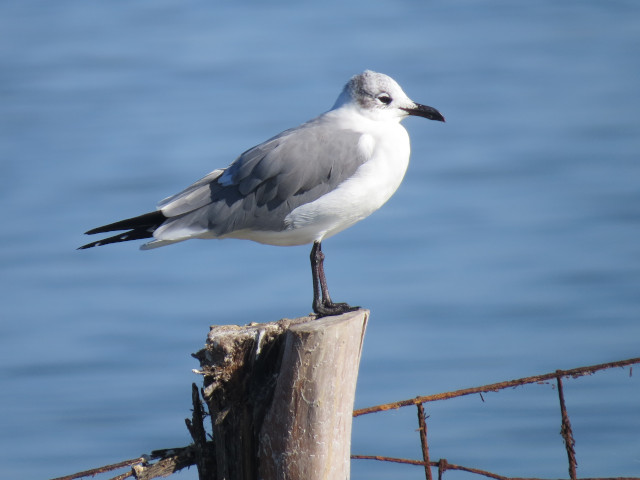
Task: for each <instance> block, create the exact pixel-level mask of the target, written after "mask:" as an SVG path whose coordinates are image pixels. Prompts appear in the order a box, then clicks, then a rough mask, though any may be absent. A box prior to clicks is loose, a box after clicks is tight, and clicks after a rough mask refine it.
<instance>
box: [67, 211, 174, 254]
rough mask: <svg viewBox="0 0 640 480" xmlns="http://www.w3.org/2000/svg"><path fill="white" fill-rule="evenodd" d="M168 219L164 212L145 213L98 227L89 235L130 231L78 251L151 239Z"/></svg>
mask: <svg viewBox="0 0 640 480" xmlns="http://www.w3.org/2000/svg"><path fill="white" fill-rule="evenodd" d="M166 219H167V217H165V216H164V215H163V214H162V212H160V211H155V212H149V213H145V214H144V215H139V216H137V217H133V218H127V219H125V220H120V221H119V222H115V223H110V224H109V225H104V226H102V227H97V228H94V229H91V230H89V231H88V232H86V234H87V235H93V234H96V233H105V232H113V231H118V230H128V231H127V232H124V233H120V234H118V235H114V236H113V237H108V238H104V239H102V240H98V241H96V242H91V243H87V244H86V245H83V246H81V247H78V250H84V249H85V248H91V247H98V246H100V245H108V244H110V243H118V242H127V241H129V240H140V239H142V238H151V237H152V236H153V231H154V230H155V229H156V228H158V227H159V226H160V225H162V223H163V222H164V221H165V220H166Z"/></svg>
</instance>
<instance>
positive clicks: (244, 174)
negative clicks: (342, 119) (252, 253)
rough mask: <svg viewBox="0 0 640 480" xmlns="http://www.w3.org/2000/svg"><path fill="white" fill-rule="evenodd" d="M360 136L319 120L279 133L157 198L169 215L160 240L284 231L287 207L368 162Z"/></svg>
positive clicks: (322, 191) (323, 190)
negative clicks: (225, 165) (189, 235)
mask: <svg viewBox="0 0 640 480" xmlns="http://www.w3.org/2000/svg"><path fill="white" fill-rule="evenodd" d="M320 118H321V117H320ZM293 133H295V135H292V134H293ZM360 136H361V133H359V132H356V131H352V130H343V129H336V128H335V127H334V128H332V127H331V126H327V125H326V124H325V123H323V122H321V121H319V119H316V120H312V121H310V122H307V123H305V124H303V125H301V126H300V127H297V128H295V129H291V130H287V131H285V132H282V133H281V134H279V135H277V136H276V137H273V138H271V139H269V140H267V141H266V142H264V143H262V144H260V145H258V146H256V147H253V148H251V149H249V150H247V151H246V152H244V153H243V154H242V155H240V157H238V158H237V159H236V160H235V161H234V162H233V163H232V164H231V165H230V166H229V167H228V168H227V169H225V170H215V171H214V172H212V173H210V174H209V175H207V176H206V177H204V178H203V179H201V180H200V181H198V182H196V183H195V184H193V185H191V186H190V187H188V188H187V189H185V190H184V191H183V192H181V193H179V194H177V195H174V196H173V197H170V198H168V199H166V200H164V201H163V202H161V203H160V205H159V208H160V209H161V210H162V213H163V214H165V215H166V216H168V217H172V218H169V219H168V220H167V221H166V222H165V224H164V225H163V226H162V227H161V229H160V231H159V232H157V233H159V234H160V233H161V235H159V238H171V237H172V236H173V235H174V234H179V235H180V234H182V233H184V232H185V231H189V232H190V233H192V234H198V233H204V232H207V231H211V232H213V233H214V234H215V235H216V236H221V235H226V234H229V233H231V232H233V231H235V230H242V229H251V230H267V231H281V230H283V229H284V228H285V225H284V219H285V217H286V216H287V215H288V214H289V213H290V212H291V211H292V210H294V209H295V208H296V207H298V206H300V205H303V204H305V203H309V202H313V201H314V200H316V199H318V198H319V197H321V196H322V195H324V194H325V193H327V192H330V191H331V190H333V189H335V188H336V187H337V186H338V185H340V184H341V183H342V182H344V181H345V180H346V179H348V178H349V177H350V176H351V175H353V173H354V172H355V171H356V170H357V168H358V167H359V166H360V165H362V164H363V163H364V162H365V161H366V160H367V158H365V156H364V155H363V154H362V153H361V152H359V150H358V140H359V139H360ZM178 231H180V232H181V233H179V232H178ZM157 238H158V237H157Z"/></svg>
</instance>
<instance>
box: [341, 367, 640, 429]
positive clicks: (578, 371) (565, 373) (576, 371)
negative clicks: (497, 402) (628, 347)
mask: <svg viewBox="0 0 640 480" xmlns="http://www.w3.org/2000/svg"><path fill="white" fill-rule="evenodd" d="M637 363H640V357H635V358H628V359H627V360H620V361H617V362H610V363H600V364H598V365H589V366H587V367H579V368H573V369H571V370H556V371H555V372H551V373H545V374H542V375H534V376H532V377H525V378H519V379H517V380H508V381H505V382H498V383H492V384H489V385H482V386H480V387H472V388H463V389H462V390H454V391H452V392H443V393H436V394H434V395H425V396H420V397H415V398H409V399H407V400H400V401H399V402H392V403H384V404H382V405H375V406H373V407H367V408H361V409H358V410H354V411H353V416H354V417H359V416H360V415H366V414H369V413H375V412H383V411H385V410H395V409H398V408H401V407H407V406H410V405H418V404H419V403H427V402H435V401H437V400H447V399H449V398H456V397H462V396H464V395H471V394H474V393H480V394H482V393H487V392H497V391H499V390H503V389H505V388H509V387H518V386H520V385H527V384H529V383H542V382H546V381H548V380H553V379H554V378H558V376H560V377H572V378H577V377H581V376H583V375H591V374H592V373H595V372H597V371H599V370H606V369H608V368H615V367H626V366H629V365H633V364H637Z"/></svg>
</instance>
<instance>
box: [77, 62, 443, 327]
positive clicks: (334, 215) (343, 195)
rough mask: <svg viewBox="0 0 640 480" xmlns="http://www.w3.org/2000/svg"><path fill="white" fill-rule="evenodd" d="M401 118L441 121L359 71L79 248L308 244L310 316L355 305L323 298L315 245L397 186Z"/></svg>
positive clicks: (403, 165)
mask: <svg viewBox="0 0 640 480" xmlns="http://www.w3.org/2000/svg"><path fill="white" fill-rule="evenodd" d="M409 115H413V116H418V117H424V118H428V119H430V120H437V121H440V122H444V121H445V120H444V117H443V116H442V115H441V114H440V112H438V110H436V109H435V108H433V107H429V106H426V105H421V104H419V103H415V102H414V101H413V100H411V99H410V98H409V97H408V96H407V95H406V94H405V93H404V91H403V90H402V88H401V87H400V85H398V83H397V82H396V81H395V80H393V79H392V78H391V77H389V76H387V75H384V74H382V73H376V72H372V71H370V70H366V71H364V72H363V73H361V74H359V75H355V76H353V77H352V78H351V79H350V80H349V82H348V83H347V84H346V85H345V87H344V88H343V90H342V92H341V93H340V95H339V96H338V99H337V100H336V102H335V104H334V105H333V107H332V108H331V110H329V111H327V112H325V113H323V114H322V115H320V116H318V117H316V118H314V119H312V120H309V121H308V122H306V123H303V124H302V125H300V126H298V127H294V128H291V129H289V130H285V131H284V132H282V133H280V134H278V135H276V136H275V137H272V138H270V139H269V140H266V141H265V142H263V143H261V144H259V145H256V146H255V147H253V148H250V149H249V150H247V151H245V152H244V153H243V154H241V155H240V156H239V157H238V158H236V159H235V160H234V161H233V162H232V163H231V164H230V165H229V166H228V167H226V168H220V169H217V170H214V171H213V172H211V173H209V174H208V175H206V176H205V177H203V178H202V179H200V180H198V181H197V182H195V183H194V184H193V185H191V186H189V187H187V188H186V189H184V190H183V191H181V192H180V193H177V194H175V195H173V196H171V197H168V198H166V199H164V200H162V201H161V202H160V203H159V204H158V205H157V207H156V210H155V211H153V212H150V213H145V214H143V215H139V216H137V217H133V218H128V219H126V220H121V221H119V222H115V223H111V224H109V225H104V226H102V227H98V228H94V229H92V230H89V231H88V232H86V233H87V234H88V235H93V234H96V233H105V232H113V231H122V230H125V232H124V233H120V234H118V235H115V236H112V237H108V238H105V239H103V240H98V241H95V242H92V243H88V244H86V245H83V246H82V247H79V249H86V248H91V247H97V246H100V245H108V244H110V243H118V242H126V241H129V240H138V239H144V238H152V240H151V241H149V242H148V243H145V244H143V245H142V246H141V247H140V248H141V249H142V250H148V249H152V248H156V247H162V246H164V245H169V244H172V243H176V242H182V241H184V240H189V239H192V238H203V239H209V238H218V239H222V238H238V239H248V240H253V241H255V242H259V243H263V244H268V245H280V246H291V245H305V244H313V246H312V248H311V255H310V258H311V272H312V277H313V311H314V313H315V314H316V315H317V317H324V316H330V315H339V314H341V313H345V312H348V311H353V310H356V309H358V308H359V307H352V306H350V305H349V304H347V303H336V302H333V301H332V300H331V296H330V295H329V289H328V287H327V280H326V277H325V273H324V258H325V257H324V254H323V253H322V246H321V242H322V241H323V240H325V239H327V238H329V237H331V236H333V235H335V234H336V233H338V232H341V231H342V230H344V229H345V228H347V227H350V226H351V225H353V224H355V223H356V222H359V221H360V220H362V219H363V218H365V217H367V216H369V215H370V214H372V213H373V212H375V211H376V210H378V208H380V207H381V206H382V205H383V204H384V203H385V202H386V201H387V200H389V198H390V197H391V195H393V193H394V192H395V191H396V190H397V189H398V187H399V186H400V183H401V182H402V179H403V177H404V174H405V172H406V170H407V167H408V165H409V154H410V145H409V134H408V133H407V131H406V130H405V129H404V127H403V126H402V125H400V121H402V120H403V119H404V118H406V117H407V116H409Z"/></svg>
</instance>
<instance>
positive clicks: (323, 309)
mask: <svg viewBox="0 0 640 480" xmlns="http://www.w3.org/2000/svg"><path fill="white" fill-rule="evenodd" d="M359 308H360V307H352V306H351V305H349V304H348V303H333V302H332V303H321V304H320V305H314V306H313V311H314V312H315V314H316V315H317V318H322V317H331V316H333V315H342V314H343V313H347V312H354V311H356V310H358V309H359Z"/></svg>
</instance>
